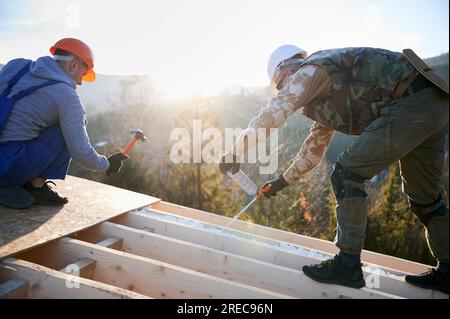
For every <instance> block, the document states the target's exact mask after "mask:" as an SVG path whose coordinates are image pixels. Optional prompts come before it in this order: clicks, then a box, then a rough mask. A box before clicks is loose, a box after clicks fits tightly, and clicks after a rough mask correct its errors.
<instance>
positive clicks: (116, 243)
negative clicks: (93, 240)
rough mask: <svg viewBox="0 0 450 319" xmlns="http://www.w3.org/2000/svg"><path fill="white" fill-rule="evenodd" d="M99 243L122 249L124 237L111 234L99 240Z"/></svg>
mask: <svg viewBox="0 0 450 319" xmlns="http://www.w3.org/2000/svg"><path fill="white" fill-rule="evenodd" d="M97 245H100V246H103V247H108V248H111V249H115V250H122V245H123V240H122V238H118V237H113V236H111V237H108V238H106V239H104V240H102V241H100V242H98V243H97Z"/></svg>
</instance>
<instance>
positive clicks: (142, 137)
mask: <svg viewBox="0 0 450 319" xmlns="http://www.w3.org/2000/svg"><path fill="white" fill-rule="evenodd" d="M130 133H131V134H134V137H135V138H136V139H137V140H139V141H142V142H144V141H145V140H147V137H145V135H144V132H142V130H130Z"/></svg>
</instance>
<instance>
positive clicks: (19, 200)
mask: <svg viewBox="0 0 450 319" xmlns="http://www.w3.org/2000/svg"><path fill="white" fill-rule="evenodd" d="M33 203H34V200H33V196H31V195H30V193H28V192H27V191H26V190H24V189H23V188H22V187H19V186H12V187H0V204H1V205H3V206H5V207H8V208H14V209H25V208H28V207H30V206H32V205H33Z"/></svg>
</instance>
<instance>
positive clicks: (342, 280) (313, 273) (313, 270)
mask: <svg viewBox="0 0 450 319" xmlns="http://www.w3.org/2000/svg"><path fill="white" fill-rule="evenodd" d="M302 270H303V273H304V274H305V275H306V276H308V277H309V278H311V279H314V280H315V281H318V282H321V283H324V284H336V285H342V286H347V287H351V288H362V287H364V286H365V285H366V282H365V281H364V276H363V272H362V269H361V264H359V265H358V266H356V267H355V268H351V269H348V268H344V266H342V264H341V262H340V260H339V257H338V256H337V255H336V256H334V258H332V259H328V260H325V261H322V262H321V263H320V264H317V265H311V266H303V268H302Z"/></svg>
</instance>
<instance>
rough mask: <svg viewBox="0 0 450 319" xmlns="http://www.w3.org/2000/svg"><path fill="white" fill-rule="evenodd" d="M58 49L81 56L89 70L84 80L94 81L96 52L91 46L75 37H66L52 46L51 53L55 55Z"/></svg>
mask: <svg viewBox="0 0 450 319" xmlns="http://www.w3.org/2000/svg"><path fill="white" fill-rule="evenodd" d="M57 49H61V50H64V51H66V52H69V53H70V54H73V55H75V56H77V57H78V58H80V59H81V60H82V61H83V62H84V63H86V65H87V66H88V68H89V70H88V72H87V73H86V75H84V76H83V81H85V82H94V80H95V72H94V54H93V53H92V50H91V48H89V46H88V45H87V44H86V43H84V42H83V41H81V40H78V39H74V38H64V39H61V40H59V41H58V42H56V43H55V44H54V45H53V46H52V47H51V48H50V53H51V54H53V55H55V51H56V50H57Z"/></svg>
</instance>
